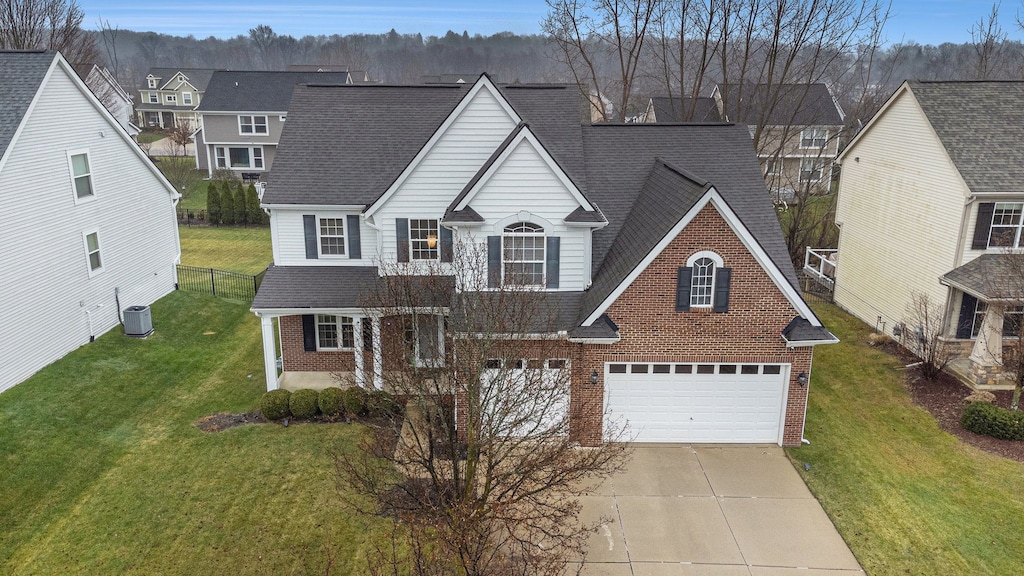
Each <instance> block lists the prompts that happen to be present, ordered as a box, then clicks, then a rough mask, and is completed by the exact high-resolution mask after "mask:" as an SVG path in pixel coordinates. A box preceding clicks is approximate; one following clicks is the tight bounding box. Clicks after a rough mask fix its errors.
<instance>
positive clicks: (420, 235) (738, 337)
mask: <svg viewBox="0 0 1024 576" xmlns="http://www.w3.org/2000/svg"><path fill="white" fill-rule="evenodd" d="M580 114H581V100H580V96H579V93H578V92H577V91H576V89H575V88H573V87H567V86H551V85H539V86H538V85H508V86H497V85H495V84H494V83H492V82H491V80H490V79H489V78H488V77H487V76H486V75H484V76H481V77H480V78H479V79H477V80H476V81H475V82H474V83H472V84H461V85H458V84H452V85H432V86H428V85H420V86H384V85H378V86H334V87H328V86H313V85H310V86H299V87H297V88H296V89H295V93H294V96H293V98H292V105H291V109H290V110H289V117H288V123H287V125H286V126H285V128H284V131H283V134H282V137H281V145H280V149H279V152H278V156H277V160H276V162H277V163H276V165H275V168H274V171H273V172H272V174H271V177H270V181H269V183H268V186H267V190H266V192H265V193H264V196H263V206H264V208H266V209H268V210H269V211H270V214H271V237H272V241H273V255H274V265H273V266H272V267H270V269H269V270H268V271H267V274H266V277H265V279H264V281H263V283H262V285H261V287H260V289H259V293H258V294H257V296H256V299H255V300H254V302H253V306H252V308H253V311H254V312H255V313H256V314H257V315H258V316H259V317H260V319H261V325H262V330H263V342H264V359H265V369H266V377H267V388H268V389H274V388H278V387H282V386H283V387H286V388H296V387H310V386H316V385H321V386H323V385H332V384H333V383H335V382H336V377H337V376H338V375H344V376H345V378H347V379H348V381H349V382H351V383H355V384H358V385H364V386H368V387H369V386H378V387H379V386H381V383H382V381H383V378H382V376H383V374H384V373H386V372H387V371H388V370H389V369H391V368H392V367H393V365H394V362H396V361H400V359H401V358H402V357H403V355H402V354H394V353H391V352H389V351H388V350H386V349H384V348H385V347H384V346H382V344H381V343H382V342H394V341H396V339H389V338H387V337H385V336H386V334H387V333H388V332H389V331H395V330H408V331H409V332H410V337H409V338H407V339H404V340H401V341H402V342H404V345H405V346H408V347H411V349H410V351H411V353H413V354H415V355H416V358H417V362H422V363H423V364H424V365H431V363H436V362H445V361H446V359H445V358H444V357H443V354H442V355H441V356H442V357H438V356H437V355H436V354H435V355H434V356H432V357H425V356H423V355H422V354H420V351H437V350H442V351H443V350H445V347H444V346H443V345H438V344H439V343H437V342H436V340H437V339H440V338H443V337H445V336H444V331H443V326H444V325H445V321H444V318H445V317H446V315H447V314H449V313H450V312H449V311H450V308H451V306H452V304H446V303H443V302H442V303H435V304H433V305H432V307H431V308H430V309H429V310H427V311H426V312H423V311H420V313H419V318H420V323H421V324H422V325H419V324H417V325H415V326H409V325H408V324H407V323H404V322H403V321H402V319H401V318H400V317H399V318H396V317H394V316H393V315H394V314H395V312H393V311H392V312H387V311H386V310H383V309H375V308H373V307H367V306H366V300H365V298H364V296H365V294H366V293H367V291H372V290H373V289H374V287H375V286H376V285H377V284H378V283H379V282H380V281H381V280H380V279H381V277H382V274H396V273H401V274H412V275H413V277H414V278H415V275H416V274H422V273H423V272H422V271H421V270H423V268H420V267H417V263H434V264H436V265H437V266H440V267H441V268H442V269H444V267H445V266H446V265H447V263H458V262H460V259H461V258H470V259H472V258H474V256H473V255H475V254H479V255H481V256H480V258H481V260H479V261H478V262H477V263H478V264H479V266H480V268H481V269H486V283H485V284H483V285H480V286H481V287H480V288H479V290H477V291H476V292H475V293H474V294H464V293H463V295H464V296H466V297H474V298H475V297H486V294H487V293H488V292H489V291H491V290H499V289H502V287H511V288H512V289H520V288H521V289H530V290H536V291H540V292H541V293H543V294H544V295H546V296H549V297H550V299H549V304H548V305H549V306H552V307H553V308H554V309H555V312H556V316H557V318H558V322H559V324H558V325H556V326H554V327H553V328H551V329H550V330H549V331H547V332H544V333H528V334H521V335H519V336H518V337H519V338H524V339H531V338H535V339H556V340H558V341H560V342H562V343H563V344H564V347H565V350H566V356H565V358H561V359H558V358H556V359H553V360H552V359H539V360H538V361H537V366H538V369H540V367H541V366H543V367H545V368H546V369H556V370H569V371H571V378H572V390H571V396H572V398H571V404H572V405H573V406H577V407H578V409H575V410H574V411H573V413H572V415H571V417H570V421H571V424H570V427H571V429H572V433H573V434H575V435H576V436H577V437H579V438H580V440H581V441H582V442H584V443H589V444H594V443H597V442H600V441H601V439H602V427H603V425H604V422H605V420H603V418H605V417H607V415H609V414H613V415H615V416H616V417H622V418H625V419H626V420H628V421H629V422H630V425H631V427H632V430H633V432H634V433H635V435H636V438H637V439H638V440H639V441H649V442H771V443H778V444H784V445H796V444H799V443H800V441H801V438H802V432H803V418H804V408H805V404H806V399H807V382H808V380H807V378H808V376H809V374H810V369H811V357H812V352H813V346H814V345H816V344H821V343H830V342H835V341H836V340H835V338H834V336H832V334H830V333H829V332H828V331H827V330H826V329H825V328H824V327H822V325H821V322H820V321H819V320H818V318H817V317H816V316H815V315H814V313H813V312H812V311H811V310H810V308H809V307H808V306H807V304H806V303H805V302H804V301H803V299H802V298H801V295H800V291H799V289H798V286H797V280H796V277H795V273H794V270H793V268H792V266H791V265H790V263H789V258H788V256H787V252H786V247H785V244H784V242H783V239H782V236H781V232H780V229H779V226H778V223H777V220H776V219H775V217H774V213H773V210H772V205H771V203H770V202H769V200H768V198H767V195H766V194H765V187H764V181H763V179H762V177H761V173H760V170H759V168H758V162H757V158H756V155H755V154H754V151H753V148H752V146H751V142H750V136H749V134H748V132H747V129H746V127H744V126H735V125H731V124H718V125H657V124H631V125H623V124H603V125H590V124H589V123H588V124H581V120H580ZM396 263H397V264H398V268H397V269H398V270H399V272H395V270H396V268H395V264H396ZM471 263H472V262H471ZM456 269H459V268H453V272H452V273H453V274H457V273H456V272H454V270H456ZM454 280H455V281H456V285H457V286H462V287H465V286H474V284H472V283H471V282H469V281H466V280H464V279H463V278H461V277H459V276H456V277H455V279H454ZM458 290H463V291H464V290H466V289H465V288H458ZM397 314H398V315H399V316H400V315H401V314H402V313H401V312H398V313H397ZM425 316H426V319H425V320H424V317H425ZM275 321H276V324H277V330H276V331H275V325H274V324H275ZM275 334H276V335H277V337H275ZM277 338H279V342H278V341H277ZM431 344H433V345H431ZM278 346H280V349H281V356H282V357H281V363H280V366H281V372H280V374H279V372H278V368H277V366H276V365H275V363H276V360H277V352H276V349H277V347H278ZM566 358H569V359H570V360H566ZM526 368H527V369H530V363H529V362H527V363H526ZM456 410H459V408H458V406H456ZM603 415H604V416H603Z"/></svg>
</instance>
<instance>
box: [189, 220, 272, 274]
mask: <svg viewBox="0 0 1024 576" xmlns="http://www.w3.org/2000/svg"><path fill="white" fill-rule="evenodd" d="M178 235H179V237H180V239H181V263H182V264H184V265H186V266H199V267H201V268H219V269H221V270H230V271H232V272H242V273H244V274H258V273H259V272H262V271H263V270H264V269H265V268H266V267H267V264H270V262H271V261H272V260H273V259H274V258H273V254H272V252H271V246H270V228H235V227H232V226H192V227H187V226H179V227H178Z"/></svg>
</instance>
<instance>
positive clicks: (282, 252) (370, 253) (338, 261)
mask: <svg viewBox="0 0 1024 576" xmlns="http://www.w3.org/2000/svg"><path fill="white" fill-rule="evenodd" d="M304 214H313V215H315V216H317V217H320V218H345V217H346V216H347V215H349V214H358V213H357V212H341V211H338V210H311V209H306V210H299V209H296V210H286V209H280V208H275V209H274V210H271V211H270V236H271V242H272V243H273V246H274V264H277V265H278V266H374V265H376V264H377V262H379V261H380V259H379V258H378V255H377V231H376V230H374V229H373V228H371V227H370V226H369V225H367V224H366V222H365V221H364V220H363V219H362V218H360V226H359V245H360V254H361V256H362V258H360V259H352V258H342V257H337V258H334V257H331V258H317V259H315V260H314V259H310V260H307V259H306V235H305V228H304V227H303V221H302V216H303V215H304ZM347 224H348V223H347V222H346V225H347ZM392 227H393V225H392ZM345 235H346V238H345V239H346V244H347V241H348V231H347V230H346V232H345ZM346 248H347V246H346Z"/></svg>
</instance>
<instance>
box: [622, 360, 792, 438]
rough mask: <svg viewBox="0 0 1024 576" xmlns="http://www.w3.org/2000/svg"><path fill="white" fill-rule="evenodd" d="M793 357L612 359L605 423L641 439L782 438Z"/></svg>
mask: <svg viewBox="0 0 1024 576" xmlns="http://www.w3.org/2000/svg"><path fill="white" fill-rule="evenodd" d="M788 377H789V365H788V364H668V363H610V364H606V365H605V384H604V389H605V398H604V401H605V423H606V430H608V429H610V428H607V426H609V425H610V426H612V427H615V426H618V427H621V425H622V423H623V422H626V423H627V425H628V427H629V436H630V437H632V438H633V439H634V440H635V441H636V442H713V443H733V442H735V443H768V442H771V443H780V442H781V438H782V423H783V407H784V406H785V396H786V386H785V383H786V381H787V380H788Z"/></svg>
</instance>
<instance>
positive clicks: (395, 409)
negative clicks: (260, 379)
mask: <svg viewBox="0 0 1024 576" xmlns="http://www.w3.org/2000/svg"><path fill="white" fill-rule="evenodd" d="M399 411H400V408H399V406H398V403H397V402H396V401H395V399H394V397H393V396H392V395H391V394H388V393H387V392H384V391H383V390H366V389H364V388H360V387H358V386H355V387H352V388H345V389H341V388H325V389H323V390H320V391H319V392H317V391H316V390H309V389H303V390H296V391H295V392H289V391H288V390H271V391H270V392H267V393H266V394H264V395H263V396H262V397H261V398H260V412H262V413H263V416H264V417H265V418H266V419H267V420H283V419H285V418H300V419H303V420H308V419H311V418H316V417H317V416H323V417H324V418H327V419H334V418H340V417H342V416H348V417H350V418H365V417H369V418H391V417H394V416H396V415H398V413H399Z"/></svg>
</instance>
